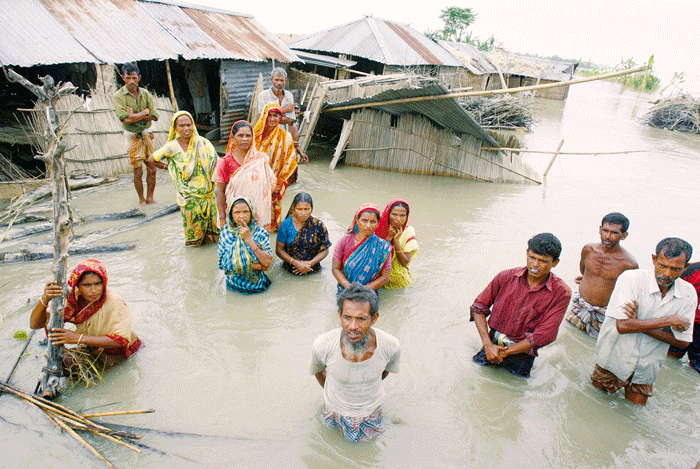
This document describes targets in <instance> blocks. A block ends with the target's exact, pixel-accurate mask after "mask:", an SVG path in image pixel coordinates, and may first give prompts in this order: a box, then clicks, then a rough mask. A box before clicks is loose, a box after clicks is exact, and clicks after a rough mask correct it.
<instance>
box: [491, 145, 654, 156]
mask: <svg viewBox="0 0 700 469" xmlns="http://www.w3.org/2000/svg"><path fill="white" fill-rule="evenodd" d="M481 149H482V150H491V151H512V152H514V153H541V154H544V155H552V154H554V153H557V154H559V155H583V156H591V155H592V156H595V155H626V154H628V153H645V152H648V151H649V150H621V151H589V152H583V151H548V150H527V149H525V148H499V147H481Z"/></svg>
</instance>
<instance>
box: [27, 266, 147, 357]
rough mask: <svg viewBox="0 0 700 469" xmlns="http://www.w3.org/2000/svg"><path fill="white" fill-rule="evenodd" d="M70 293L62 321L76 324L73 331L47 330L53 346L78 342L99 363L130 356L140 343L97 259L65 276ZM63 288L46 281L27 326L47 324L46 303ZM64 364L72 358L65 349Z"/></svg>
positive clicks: (119, 299)
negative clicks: (110, 288)
mask: <svg viewBox="0 0 700 469" xmlns="http://www.w3.org/2000/svg"><path fill="white" fill-rule="evenodd" d="M68 286H69V287H70V289H71V290H70V293H69V294H68V297H67V298H66V303H65V306H64V309H63V320H64V321H65V322H70V323H73V324H75V326H76V327H75V331H71V330H69V329H65V328H54V329H51V330H49V331H48V338H49V340H50V341H51V343H52V344H53V345H77V346H83V347H86V348H87V351H88V352H89V353H90V354H91V355H92V356H93V357H95V358H96V359H99V360H100V366H106V367H109V366H112V365H114V364H116V363H118V362H119V361H121V360H123V359H126V358H129V357H130V356H131V355H132V354H133V353H134V352H136V351H137V350H138V348H139V347H140V346H141V341H140V340H139V338H138V337H137V336H136V334H134V332H133V331H132V330H131V315H130V314H129V308H128V307H127V306H126V303H125V302H124V300H123V299H122V297H121V296H119V294H118V293H116V292H115V291H113V290H108V289H107V270H106V269H105V267H104V265H102V263H101V262H100V261H97V260H95V259H88V260H86V261H84V262H81V263H80V264H78V265H77V266H76V267H75V269H73V272H72V273H71V274H70V277H69V278H68ZM62 291H63V289H62V288H61V286H60V285H57V284H56V282H49V283H47V284H46V287H45V288H44V294H43V295H42V296H41V299H40V301H39V303H37V305H36V307H35V308H34V310H33V311H32V314H31V317H30V319H29V325H30V327H31V328H32V329H39V328H42V327H46V325H47V324H48V322H49V312H48V305H49V301H51V300H52V299H53V298H57V297H60V296H61V294H62ZM63 361H64V363H65V364H66V366H70V365H71V364H72V359H71V356H70V355H69V353H68V352H67V351H66V352H65V354H64V358H63Z"/></svg>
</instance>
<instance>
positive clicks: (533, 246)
mask: <svg viewBox="0 0 700 469" xmlns="http://www.w3.org/2000/svg"><path fill="white" fill-rule="evenodd" d="M527 248H528V249H529V250H530V251H532V252H534V253H535V254H539V255H540V256H552V260H553V261H556V260H557V259H559V254H561V243H560V242H559V240H558V239H557V237H556V236H554V235H553V234H552V233H540V234H537V235H535V236H533V237H532V238H530V240H529V241H528V242H527Z"/></svg>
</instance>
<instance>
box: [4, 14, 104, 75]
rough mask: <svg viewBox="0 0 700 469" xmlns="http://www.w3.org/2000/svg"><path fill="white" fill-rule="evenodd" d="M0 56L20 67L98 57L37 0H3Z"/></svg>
mask: <svg viewBox="0 0 700 469" xmlns="http://www.w3.org/2000/svg"><path fill="white" fill-rule="evenodd" d="M0 60H2V62H3V63H4V64H5V65H16V66H19V67H31V66H33V65H51V64H60V63H73V62H96V61H98V60H97V59H96V58H95V57H94V56H93V55H92V54H91V53H90V51H88V50H87V49H86V48H85V47H83V46H82V45H80V43H79V42H78V41H76V40H75V38H73V36H71V35H70V33H69V32H68V30H67V29H66V28H65V27H64V26H63V25H62V24H61V23H60V22H59V21H57V20H56V18H55V17H54V16H53V15H52V14H51V13H50V12H49V11H48V10H47V9H46V7H45V6H44V4H43V3H41V2H40V1H39V0H3V2H2V7H1V8H0Z"/></svg>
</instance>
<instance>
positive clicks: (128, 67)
mask: <svg viewBox="0 0 700 469" xmlns="http://www.w3.org/2000/svg"><path fill="white" fill-rule="evenodd" d="M131 72H136V74H137V75H141V72H140V71H139V67H138V65H136V64H135V63H134V62H127V63H125V64H124V65H122V76H124V75H128V74H130V73H131Z"/></svg>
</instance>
